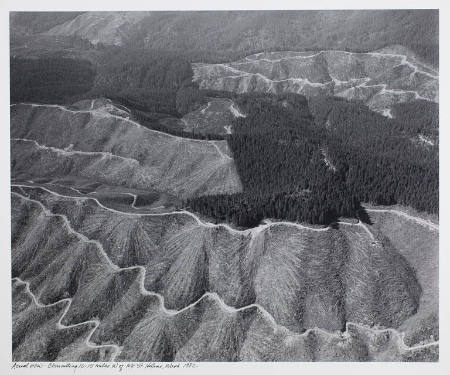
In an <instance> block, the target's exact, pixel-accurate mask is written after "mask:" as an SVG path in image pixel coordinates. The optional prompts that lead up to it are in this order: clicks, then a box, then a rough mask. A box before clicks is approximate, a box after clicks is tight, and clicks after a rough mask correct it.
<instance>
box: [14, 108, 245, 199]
mask: <svg viewBox="0 0 450 375" xmlns="http://www.w3.org/2000/svg"><path fill="white" fill-rule="evenodd" d="M83 106H84V107H83ZM11 141H12V146H11V149H12V150H11V163H12V164H11V165H12V173H13V177H16V178H21V179H34V178H38V177H43V178H58V177H63V176H74V177H83V178H88V179H91V180H92V181H97V182H100V183H104V184H110V185H121V186H124V187H131V188H136V189H153V190H156V191H160V192H168V193H171V194H174V195H176V196H178V197H181V198H185V197H190V196H195V195H202V194H219V193H235V192H239V191H241V189H242V186H241V182H240V179H239V176H238V175H237V172H236V168H235V165H234V161H233V159H232V157H231V154H230V151H229V150H228V145H227V143H226V141H202V140H193V139H187V138H180V137H175V136H172V135H168V134H166V133H161V132H157V131H153V130H149V129H147V128H145V127H143V126H141V125H139V124H138V123H136V122H133V121H131V120H129V119H128V118H127V113H126V112H125V111H123V110H121V109H120V108H116V107H114V106H112V105H111V104H110V103H104V101H101V100H97V101H92V102H84V103H81V108H80V105H78V106H76V107H73V108H67V107H63V106H58V105H38V104H18V105H14V106H12V107H11Z"/></svg>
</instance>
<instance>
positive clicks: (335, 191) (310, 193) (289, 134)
mask: <svg viewBox="0 0 450 375" xmlns="http://www.w3.org/2000/svg"><path fill="white" fill-rule="evenodd" d="M236 100H237V103H238V104H239V106H240V107H241V108H243V109H244V111H245V112H246V113H247V114H248V115H247V117H246V118H239V119H237V120H236V125H235V133H234V134H233V135H230V136H229V137H228V142H229V145H230V147H231V149H232V151H233V155H234V158H235V161H236V164H237V169H238V172H239V175H240V177H241V180H242V183H243V186H244V192H243V193H242V194H235V195H232V196H207V197H199V198H194V199H190V200H189V201H188V202H187V204H188V206H189V207H191V208H192V209H193V210H195V211H199V212H201V213H203V214H205V215H208V216H212V217H214V218H215V219H216V220H218V221H222V220H226V221H231V222H233V223H235V224H236V225H239V226H254V225H257V224H258V223H259V222H260V221H261V220H262V219H263V218H277V219H286V220H291V221H306V222H310V223H315V224H327V223H330V222H332V221H334V220H336V219H337V218H338V217H339V216H355V215H357V213H358V210H359V208H360V203H361V202H373V203H377V204H384V205H391V204H397V203H398V204H403V205H409V206H412V207H414V208H416V209H418V210H424V211H428V212H431V213H437V212H438V206H439V199H438V180H439V179H438V154H437V150H436V149H431V150H430V149H428V148H426V147H418V146H417V145H416V144H415V143H414V142H412V140H413V137H415V136H417V134H418V132H423V133H424V134H436V133H437V131H438V130H437V127H436V126H437V122H436V108H435V106H434V104H433V103H427V102H419V103H418V106H419V107H420V108H422V113H421V117H420V122H416V123H414V122H411V121H410V119H409V117H408V116H406V115H403V116H400V117H399V118H397V119H388V118H386V117H383V116H381V115H379V114H377V113H375V112H372V111H370V110H369V109H368V108H367V107H366V106H364V105H362V104H359V103H352V102H348V101H345V100H342V99H337V98H314V99H313V100H310V102H309V105H308V102H307V101H306V99H305V98H304V97H302V96H300V95H295V94H290V95H282V96H280V95H278V96H274V95H269V94H260V95H255V94H253V95H248V94H245V95H239V96H238V97H237V99H236ZM404 108H405V106H404V105H399V106H398V112H399V114H400V113H403V112H402V111H404ZM310 109H311V112H312V114H313V115H312V114H311V113H310ZM419 124H420V125H419Z"/></svg>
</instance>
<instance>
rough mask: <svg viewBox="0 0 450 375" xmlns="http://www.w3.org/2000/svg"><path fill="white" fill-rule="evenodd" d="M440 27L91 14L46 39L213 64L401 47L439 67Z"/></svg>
mask: <svg viewBox="0 0 450 375" xmlns="http://www.w3.org/2000/svg"><path fill="white" fill-rule="evenodd" d="M59 19H60V18H59ZM61 21H63V20H62V19H61ZM19 24H20V22H19ZM438 24H439V14H438V12H437V11H436V10H342V11H336V10H334V11H326V10H322V11H317V10H309V11H305V10H302V11H293V10H289V11H270V12H267V11H228V12H205V11H202V12H149V13H147V12H114V13H113V12H87V13H84V14H81V15H77V17H76V18H74V19H72V20H68V21H66V22H64V23H61V24H59V25H57V26H55V27H53V28H52V29H51V30H49V31H48V32H47V34H50V35H52V36H58V37H61V36H72V37H73V36H78V37H83V38H87V39H89V40H90V41H91V42H92V43H99V42H100V43H104V44H120V45H122V46H138V47H144V48H148V49H156V50H160V49H165V50H171V51H180V50H183V51H186V53H187V54H190V55H192V56H193V57H195V58H196V59H197V61H202V60H203V61H204V60H205V59H208V60H214V61H215V62H218V61H225V60H227V59H235V58H236V57H237V56H238V55H241V56H242V55H245V54H247V55H249V54H251V53H255V52H260V51H273V50H280V49H284V50H319V49H344V50H349V51H354V52H362V51H364V52H367V51H372V50H376V49H379V48H382V47H384V46H386V45H392V44H402V45H404V46H405V47H409V48H410V49H413V50H414V51H415V52H416V53H419V54H420V55H421V56H422V57H424V58H427V59H429V60H430V61H432V62H434V63H435V64H437V62H438V58H437V56H438V54H437V46H438V39H439V38H438V35H439V34H438ZM20 25H21V26H22V27H26V26H27V25H26V24H25V25H24V23H23V22H22V23H21V24H20Z"/></svg>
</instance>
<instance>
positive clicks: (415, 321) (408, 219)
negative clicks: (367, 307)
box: [368, 208, 439, 345]
mask: <svg viewBox="0 0 450 375" xmlns="http://www.w3.org/2000/svg"><path fill="white" fill-rule="evenodd" d="M368 213H369V215H370V218H371V220H372V221H373V222H374V225H373V227H374V228H373V230H374V232H375V233H377V237H378V238H380V239H381V240H382V241H383V243H390V244H391V245H392V246H394V247H395V248H396V249H398V250H399V253H400V254H402V255H403V256H404V257H406V258H407V259H408V261H409V263H410V264H411V266H412V267H413V268H414V269H415V270H416V272H415V274H416V276H417V279H418V281H419V283H420V284H421V285H427V288H424V289H423V293H422V295H421V298H420V304H419V309H418V311H417V313H416V314H415V315H413V316H412V317H411V318H409V319H407V320H406V321H405V322H404V323H403V324H402V327H403V329H404V330H405V331H406V332H407V334H406V336H405V342H406V343H407V344H408V345H411V344H416V343H420V342H427V341H429V340H437V339H439V328H438V321H439V294H438V290H439V264H438V259H439V236H437V235H436V228H438V224H434V223H432V222H430V221H428V220H426V219H421V218H416V217H414V216H411V215H410V214H408V213H406V214H405V212H404V211H399V210H397V209H390V208H386V209H385V210H377V209H373V210H370V209H368ZM413 327H414V328H413Z"/></svg>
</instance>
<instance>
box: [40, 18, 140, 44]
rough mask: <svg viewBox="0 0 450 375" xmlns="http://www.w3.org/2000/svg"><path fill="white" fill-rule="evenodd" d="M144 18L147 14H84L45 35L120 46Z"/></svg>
mask: <svg viewBox="0 0 450 375" xmlns="http://www.w3.org/2000/svg"><path fill="white" fill-rule="evenodd" d="M145 17H147V12H86V13H83V14H80V15H78V16H77V17H75V18H74V19H72V20H69V21H67V22H65V23H62V24H60V25H56V26H54V27H52V28H51V29H50V30H48V31H46V32H45V34H47V35H52V36H57V35H66V36H69V35H70V36H78V37H81V38H83V39H88V40H89V41H90V42H91V43H93V44H98V43H100V42H101V43H104V44H114V45H120V44H123V43H124V41H126V36H127V34H129V32H130V30H131V29H132V28H134V27H135V26H136V24H137V23H138V22H139V21H141V20H142V19H144V18H145Z"/></svg>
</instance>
